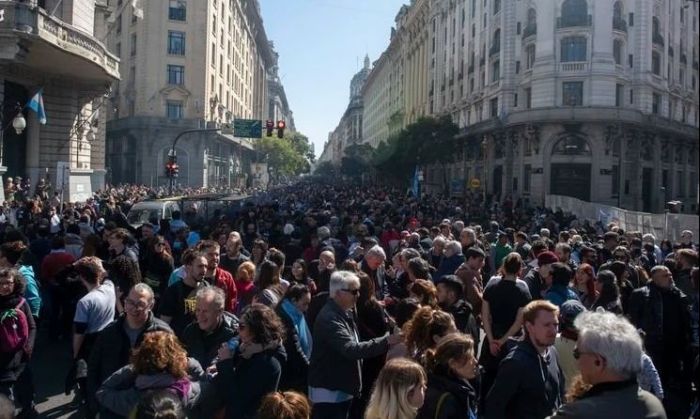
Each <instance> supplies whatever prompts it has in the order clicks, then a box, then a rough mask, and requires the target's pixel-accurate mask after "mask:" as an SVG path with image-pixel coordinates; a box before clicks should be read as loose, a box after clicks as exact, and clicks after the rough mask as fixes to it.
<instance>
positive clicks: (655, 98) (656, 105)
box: [651, 93, 661, 115]
mask: <svg viewBox="0 0 700 419" xmlns="http://www.w3.org/2000/svg"><path fill="white" fill-rule="evenodd" d="M660 112H661V95H660V94H658V93H654V94H652V96H651V113H653V114H656V115H658V114H659V113H660Z"/></svg>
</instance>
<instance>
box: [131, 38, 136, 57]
mask: <svg viewBox="0 0 700 419" xmlns="http://www.w3.org/2000/svg"><path fill="white" fill-rule="evenodd" d="M136 41H137V38H136V34H135V33H132V34H131V56H132V57H133V56H134V55H136Z"/></svg>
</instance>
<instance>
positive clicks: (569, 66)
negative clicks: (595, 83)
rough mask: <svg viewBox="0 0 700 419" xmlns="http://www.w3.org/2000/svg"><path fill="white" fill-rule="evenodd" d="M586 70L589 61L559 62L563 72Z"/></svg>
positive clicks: (560, 69)
mask: <svg viewBox="0 0 700 419" xmlns="http://www.w3.org/2000/svg"><path fill="white" fill-rule="evenodd" d="M586 70H588V61H576V62H569V63H559V72H561V73H580V72H583V71H586Z"/></svg>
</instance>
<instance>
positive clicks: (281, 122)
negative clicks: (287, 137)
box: [277, 119, 287, 138]
mask: <svg viewBox="0 0 700 419" xmlns="http://www.w3.org/2000/svg"><path fill="white" fill-rule="evenodd" d="M286 126H287V124H285V123H284V120H282V119H280V120H279V121H277V138H282V137H284V128H285V127H286Z"/></svg>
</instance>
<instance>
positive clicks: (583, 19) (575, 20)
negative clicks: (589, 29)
mask: <svg viewBox="0 0 700 419" xmlns="http://www.w3.org/2000/svg"><path fill="white" fill-rule="evenodd" d="M592 23H593V17H592V16H591V15H585V16H581V15H578V16H562V17H558V18H557V29H563V28H573V27H577V26H591V25H592Z"/></svg>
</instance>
